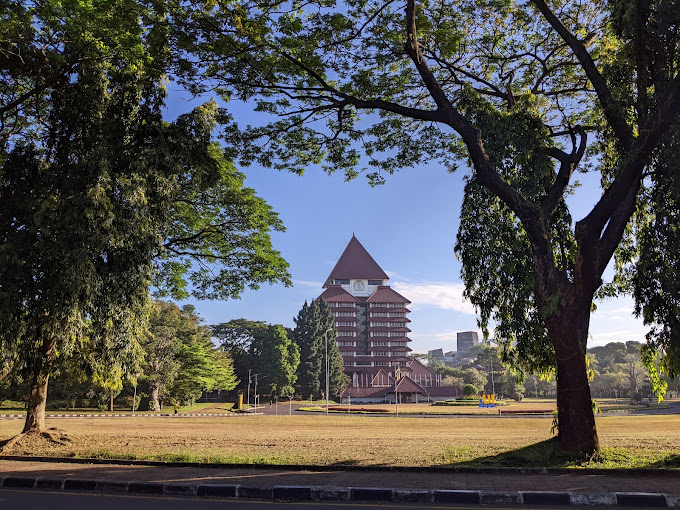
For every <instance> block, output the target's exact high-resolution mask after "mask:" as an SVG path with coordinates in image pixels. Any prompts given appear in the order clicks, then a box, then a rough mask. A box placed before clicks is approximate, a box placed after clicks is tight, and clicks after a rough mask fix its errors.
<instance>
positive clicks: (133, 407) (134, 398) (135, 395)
mask: <svg viewBox="0 0 680 510" xmlns="http://www.w3.org/2000/svg"><path fill="white" fill-rule="evenodd" d="M138 378H139V374H135V393H134V395H133V396H132V416H134V415H135V406H136V404H137V379H138Z"/></svg>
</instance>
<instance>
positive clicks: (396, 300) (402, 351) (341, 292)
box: [319, 236, 411, 387]
mask: <svg viewBox="0 0 680 510" xmlns="http://www.w3.org/2000/svg"><path fill="white" fill-rule="evenodd" d="M388 279H389V277H388V276H387V274H386V273H385V272H384V271H383V270H382V269H381V268H380V266H379V265H378V264H377V263H376V262H375V260H374V259H373V257H371V255H370V254H369V253H368V252H367V251H366V249H365V248H364V247H363V246H362V244H361V243H360V242H359V240H358V239H357V238H356V237H355V236H352V239H350V241H349V243H348V244H347V247H346V248H345V251H344V252H343V253H342V255H341V256H340V259H339V260H338V262H337V263H336V264H335V267H334V268H333V270H332V271H331V273H330V275H329V276H328V278H327V279H326V282H325V284H324V286H323V287H324V289H325V290H324V292H323V294H321V296H319V299H321V298H323V299H325V300H326V301H327V302H328V304H329V306H330V307H331V310H332V312H333V315H334V316H335V325H336V328H337V330H338V348H339V349H340V353H341V354H342V359H343V364H344V367H345V373H346V374H347V375H348V376H349V377H350V381H351V383H350V385H351V386H355V387H368V386H371V385H372V382H373V380H374V378H375V377H376V375H377V374H378V373H379V372H380V373H383V374H386V375H387V376H389V377H391V378H393V379H394V378H396V377H397V374H398V373H399V372H400V371H404V370H408V365H409V364H410V361H411V359H410V358H409V357H408V353H409V352H411V348H410V347H409V346H408V344H409V343H410V342H411V339H410V338H409V337H408V334H409V332H410V331H411V330H410V329H409V327H408V325H409V323H410V322H411V321H410V320H409V319H408V317H407V316H408V314H409V309H408V308H407V307H408V305H409V304H410V301H409V300H408V299H406V298H405V297H404V296H402V295H401V294H399V293H398V292H396V291H394V290H393V289H392V288H390V286H389V285H386V282H387V280H388Z"/></svg>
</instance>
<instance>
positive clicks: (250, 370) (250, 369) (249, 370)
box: [248, 368, 253, 409]
mask: <svg viewBox="0 0 680 510" xmlns="http://www.w3.org/2000/svg"><path fill="white" fill-rule="evenodd" d="M252 371H253V369H252V368H249V369H248V409H250V372H252Z"/></svg>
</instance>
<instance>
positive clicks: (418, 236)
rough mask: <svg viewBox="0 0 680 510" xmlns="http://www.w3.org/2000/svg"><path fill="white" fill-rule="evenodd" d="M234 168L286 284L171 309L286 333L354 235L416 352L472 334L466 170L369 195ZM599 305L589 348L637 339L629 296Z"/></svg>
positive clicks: (239, 116)
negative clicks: (462, 237)
mask: <svg viewBox="0 0 680 510" xmlns="http://www.w3.org/2000/svg"><path fill="white" fill-rule="evenodd" d="M187 99H188V98H187V96H186V94H182V93H180V92H177V91H175V92H174V93H172V94H171V95H170V102H169V108H168V111H167V114H166V117H168V118H174V117H175V116H176V115H177V114H179V113H181V112H183V111H186V110H188V109H189V108H190V107H191V104H192V103H191V102H190V101H188V100H187ZM230 111H231V112H232V113H233V114H234V115H235V117H236V120H239V121H243V123H246V122H252V120H251V119H252V116H255V115H259V114H257V113H252V112H251V110H250V107H249V105H236V106H234V105H230ZM241 170H242V171H243V172H244V173H245V174H246V177H247V178H246V185H247V186H249V187H251V188H254V189H255V190H256V191H257V194H258V195H259V196H261V197H262V198H264V199H265V200H266V201H267V203H269V204H270V205H271V206H272V207H273V209H274V210H275V211H276V212H277V213H278V214H279V216H280V218H281V219H282V221H283V223H284V225H285V227H286V232H283V233H278V232H274V233H273V234H272V240H273V244H274V247H275V248H276V249H278V250H279V251H280V252H281V253H282V255H283V257H284V258H285V259H286V260H287V261H288V263H289V264H290V274H291V277H292V281H293V285H292V287H285V286H284V285H273V286H269V285H265V286H263V287H261V288H260V289H259V290H247V291H246V292H244V294H243V295H242V296H241V298H240V299H238V300H231V301H196V300H193V299H189V300H186V301H182V302H180V303H179V304H180V305H181V304H193V305H194V306H196V309H197V311H198V313H199V314H200V315H201V317H202V318H203V319H204V320H205V322H206V323H207V324H217V323H221V322H228V321H229V320H232V319H238V318H244V319H249V320H255V321H265V322H268V323H271V324H282V325H284V326H286V327H294V326H295V323H294V320H293V319H294V317H295V316H296V315H297V313H298V312H299V310H300V308H301V307H302V305H303V303H304V302H305V301H311V300H313V299H315V298H316V297H318V296H319V295H320V294H321V292H322V291H323V289H322V285H323V282H324V281H325V280H326V278H327V277H328V275H329V274H330V272H331V270H332V269H333V266H334V265H335V263H336V262H337V260H338V258H339V257H340V255H341V254H342V252H343V250H344V249H345V247H346V245H347V243H348V242H349V240H350V239H351V237H352V234H353V233H354V234H355V235H356V237H357V239H358V240H359V241H360V242H361V243H362V244H363V246H364V247H365V248H366V249H367V250H368V252H369V253H370V254H371V256H372V257H373V258H374V259H375V261H376V262H377V263H378V264H379V265H380V266H381V267H382V269H383V270H384V271H385V272H386V273H387V274H388V275H389V277H390V280H389V281H388V282H387V283H388V285H391V286H392V288H393V289H394V290H396V291H397V292H399V293H400V294H402V295H403V296H404V297H406V298H407V299H408V300H409V301H411V305H410V306H409V309H410V310H411V313H410V314H409V319H410V320H411V324H410V326H409V327H410V328H411V330H412V332H411V333H410V334H409V338H411V339H412V342H411V345H410V347H411V348H412V349H413V351H414V352H427V351H428V350H431V349H439V348H442V349H444V350H445V351H448V350H456V333H457V332H459V331H478V328H477V323H476V315H475V310H474V307H473V306H472V305H471V304H470V303H469V302H467V301H465V300H464V299H463V297H462V294H463V289H464V287H463V284H462V282H461V279H460V270H461V265H460V262H459V261H458V260H457V259H456V257H455V254H454V252H453V246H454V245H455V242H456V232H457V230H458V224H459V212H460V207H461V203H462V200H463V176H464V175H465V174H466V173H467V172H469V171H468V170H467V169H465V168H463V167H461V168H460V169H459V170H458V171H457V172H456V173H453V174H450V173H448V172H447V171H446V170H445V169H443V168H441V167H438V166H437V165H432V164H423V165H422V166H420V167H418V168H415V169H410V170H401V171H399V172H396V173H395V174H394V175H392V176H387V182H386V184H384V185H381V186H377V187H370V186H369V185H368V180H367V179H366V177H365V176H362V175H360V176H359V177H358V178H356V179H354V180H353V181H350V182H345V181H344V177H343V175H341V174H332V175H330V176H329V175H327V174H326V173H324V172H323V171H322V170H321V169H320V168H313V167H312V168H309V169H307V170H306V172H305V174H304V175H303V176H298V175H295V174H292V173H288V172H280V171H276V170H271V169H264V168H260V167H257V166H251V167H247V168H241ZM578 179H579V180H580V181H581V183H582V184H583V186H582V187H581V188H580V189H578V190H577V191H576V193H575V195H574V196H572V197H570V199H569V205H570V208H571V210H572V214H573V216H574V218H575V219H580V218H581V217H583V216H584V215H585V213H586V212H587V211H588V209H589V207H590V206H592V204H593V203H594V202H595V201H596V200H597V198H598V196H599V193H600V191H599V184H598V183H599V177H597V176H588V175H581V176H579V177H578ZM597 305H598V308H597V311H595V312H594V313H593V314H592V317H591V328H590V333H591V339H590V341H589V344H588V345H589V347H592V346H596V345H604V344H606V343H609V342H615V341H619V342H621V341H627V340H637V341H640V342H642V341H644V335H645V332H646V330H645V328H644V326H643V325H642V321H641V320H638V319H635V318H634V317H633V300H632V298H629V297H628V298H619V299H610V300H608V301H605V302H601V303H598V304H597ZM491 335H492V336H493V332H492V333H491ZM480 338H481V331H480Z"/></svg>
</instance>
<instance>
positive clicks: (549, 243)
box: [176, 0, 680, 452]
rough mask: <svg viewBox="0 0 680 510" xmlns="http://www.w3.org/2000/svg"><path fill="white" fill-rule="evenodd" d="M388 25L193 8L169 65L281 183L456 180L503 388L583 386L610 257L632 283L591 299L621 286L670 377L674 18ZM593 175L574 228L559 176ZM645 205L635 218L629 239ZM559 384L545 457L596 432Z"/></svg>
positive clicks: (360, 7)
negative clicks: (257, 119) (254, 113)
mask: <svg viewBox="0 0 680 510" xmlns="http://www.w3.org/2000/svg"><path fill="white" fill-rule="evenodd" d="M403 7H404V6H403V5H402V4H392V3H383V2H376V1H372V0H347V1H345V2H344V3H343V4H341V5H338V4H337V3H335V2H326V1H325V0H319V1H312V2H307V3H305V4H304V6H301V5H299V4H297V3H295V2H284V3H283V4H282V3H280V2H275V3H274V2H272V3H267V2H264V3H263V2H251V1H250V0H242V1H239V2H237V3H235V4H234V3H232V4H220V5H219V6H217V7H216V6H214V5H213V4H208V5H202V4H201V5H200V6H195V8H194V9H190V8H189V9H187V10H186V11H184V13H183V14H184V17H183V20H182V21H183V23H182V24H181V25H178V26H181V27H182V31H181V36H178V37H177V39H176V41H177V46H176V50H177V51H178V52H179V53H180V54H181V57H180V60H181V61H182V62H183V63H184V69H186V71H187V72H194V71H195V68H196V67H199V68H200V70H201V72H202V74H203V76H205V77H207V78H208V82H209V84H208V83H206V82H203V83H198V82H196V81H192V80H191V76H185V80H186V82H187V83H188V84H189V86H193V87H194V89H195V90H197V91H200V90H205V89H207V87H208V86H216V87H218V88H220V90H221V91H222V92H223V94H224V95H225V96H236V97H238V98H240V99H245V100H249V99H253V100H254V101H255V102H256V104H257V108H256V109H257V110H258V111H261V112H265V113H268V114H276V115H278V118H277V119H275V120H273V121H272V122H270V123H269V124H265V125H261V124H260V125H258V126H257V127H251V126H247V127H245V128H243V129H239V126H236V125H233V126H231V129H230V131H229V135H230V136H233V142H234V143H233V144H232V149H231V150H232V152H231V153H230V154H234V155H236V154H238V155H239V156H240V157H241V159H242V161H244V162H246V163H253V162H256V163H258V164H261V165H263V166H271V167H274V168H280V169H288V170H292V171H295V172H299V173H302V172H303V171H304V169H305V168H307V167H309V166H313V165H318V164H320V165H321V166H322V167H323V168H324V169H325V170H326V171H328V172H334V171H341V172H344V174H345V176H346V177H347V178H348V179H351V178H354V177H356V176H357V175H359V173H360V172H365V173H366V174H367V176H368V177H369V180H370V182H371V183H373V184H375V183H381V182H383V181H384V179H385V178H386V177H387V176H389V175H390V174H391V173H393V172H394V171H396V170H398V169H401V168H406V167H417V166H419V165H421V164H422V162H423V161H425V160H429V161H433V162H436V163H439V164H441V165H442V166H443V167H444V168H447V169H449V170H453V169H455V167H456V166H457V165H458V164H460V163H467V164H468V165H469V166H470V168H471V170H472V172H471V176H470V177H469V178H467V182H466V188H465V194H466V196H465V200H464V204H463V210H462V214H461V225H460V229H459V235H458V242H457V244H456V252H457V254H458V255H459V256H460V258H461V260H462V262H463V274H462V276H463V280H464V282H465V284H466V295H467V297H468V299H470V301H471V302H472V303H473V304H474V305H475V306H476V307H477V309H478V310H479V313H480V318H479V321H480V325H481V327H482V328H483V330H484V331H485V333H486V331H487V329H488V326H489V324H491V323H493V324H495V327H496V334H495V338H496V339H497V340H498V341H499V342H500V343H501V344H502V346H503V358H504V360H506V361H507V362H509V363H511V365H512V369H513V370H514V371H515V372H519V370H521V369H524V370H531V371H536V370H539V369H540V370H541V371H543V372H546V373H547V372H551V371H553V370H558V367H560V368H559V370H563V371H576V372H577V373H579V374H580V375H579V377H581V376H585V374H581V370H582V369H583V365H584V363H585V360H584V356H585V350H586V349H585V347H586V344H587V338H588V317H589V313H590V310H591V308H592V302H593V299H594V297H595V295H596V292H597V291H598V289H599V288H600V287H601V286H602V283H603V282H602V279H603V277H604V271H605V268H606V267H607V266H608V264H609V262H610V260H611V258H612V257H613V255H614V252H615V250H616V249H617V247H618V246H619V245H620V246H621V250H619V254H618V256H617V265H618V266H619V269H629V270H630V271H629V273H628V274H624V272H623V271H621V270H620V271H619V274H618V275H617V276H616V278H615V279H614V281H613V282H610V283H611V284H610V285H606V286H605V287H604V288H603V289H602V291H601V292H600V295H611V294H612V293H614V292H617V291H618V290H621V289H623V288H625V287H628V288H631V282H632V283H633V285H632V287H633V288H635V289H636V290H635V293H636V297H637V306H638V310H639V312H640V313H642V314H643V317H644V319H645V321H646V322H647V323H648V324H649V325H650V326H651V327H652V330H651V332H650V337H649V344H650V347H651V348H654V349H658V350H660V352H661V353H662V354H663V358H662V360H661V367H662V368H663V369H664V370H667V371H673V370H676V369H677V365H678V363H677V359H678V356H677V353H678V352H680V349H678V342H677V338H680V335H678V334H676V333H677V331H675V330H678V327H677V325H678V324H680V320H679V319H678V301H677V300H678V295H680V293H678V291H677V289H676V288H675V286H674V285H677V283H675V284H674V282H677V281H678V278H677V275H676V274H675V273H674V271H675V267H676V266H677V264H675V261H676V259H677V253H680V251H679V250H677V249H674V247H675V244H676V243H675V241H676V239H675V237H677V236H676V233H677V232H676V230H677V229H676V228H675V227H674V225H675V224H676V223H677V222H674V221H672V218H673V217H674V216H675V217H677V213H678V212H679V211H676V210H675V209H676V208H677V207H676V206H677V203H676V201H674V199H673V193H674V191H673V190H677V189H680V186H678V185H677V184H678V183H677V182H676V181H677V164H675V156H676V155H677V150H676V149H675V148H674V147H675V146H676V145H677V144H676V143H675V140H674V137H676V135H675V130H676V129H677V126H678V123H679V121H678V112H679V111H680V99H679V98H680V91H679V89H678V88H679V87H680V85H679V82H678V80H679V78H678V69H679V68H680V63H679V61H678V59H679V57H678V55H680V51H679V49H680V40H678V38H677V30H678V26H679V24H680V20H679V18H678V15H677V5H676V2H675V1H674V0H651V1H649V2H644V3H640V2H633V1H632V0H611V1H602V0H589V1H585V2H584V1H571V0H570V1H565V2H559V3H558V4H554V3H551V4H550V5H549V4H548V3H546V2H545V0H531V1H529V2H511V1H505V0H501V1H490V2H478V1H476V0H463V1H455V2H454V1H443V2H431V1H429V0H421V1H418V2H416V1H415V0H408V1H407V2H406V9H405V11H404V9H403ZM553 9H555V10H554V11H553ZM593 141H595V143H593ZM591 170H595V171H598V172H599V173H600V175H601V177H602V187H603V190H602V191H603V193H602V196H601V199H600V200H599V201H598V203H597V204H596V205H595V206H594V207H593V209H592V210H591V212H590V213H588V214H587V215H586V217H585V218H584V219H583V220H581V221H579V222H574V221H573V220H572V218H571V215H570V212H569V208H568V206H567V202H566V201H565V197H566V196H568V195H569V194H570V193H571V192H572V190H573V189H574V187H575V186H576V184H577V183H576V179H575V178H574V175H575V173H576V172H579V171H584V172H587V171H591ZM650 197H651V202H650ZM665 197H669V198H671V200H668V201H665V200H664V198H665ZM646 204H649V206H650V207H649V209H650V211H651V214H647V215H646V216H645V215H644V214H640V217H641V218H643V219H644V221H641V222H638V224H634V225H633V224H630V220H631V218H632V217H633V216H634V215H635V214H636V207H637V209H638V211H643V210H645V207H646ZM665 204H670V206H667V205H665ZM649 225H653V226H654V227H653V228H651V229H650V228H648V226H649ZM666 225H668V226H666ZM626 233H627V236H626V239H625V240H624V234H626ZM638 243H639V244H638ZM666 246H668V249H666V248H665V247H666ZM638 253H639V254H641V255H642V256H639V257H638V256H637V254H638ZM648 255H649V256H648ZM650 269H651V271H650ZM660 289H663V290H664V291H665V292H663V293H661V292H658V290H660ZM679 331H680V330H679ZM584 370H585V369H584ZM673 373H675V372H671V375H672V374H673ZM572 381H573V382H572ZM557 384H558V386H560V387H562V390H564V391H558V400H559V404H558V405H559V407H560V409H561V410H562V411H563V412H562V419H563V421H564V420H566V419H572V418H570V417H573V422H571V423H568V424H564V423H563V430H562V432H563V435H562V436H560V443H561V445H562V446H563V447H565V448H569V449H581V448H583V449H585V450H587V451H590V452H592V451H594V450H595V449H597V444H598V443H597V438H596V434H595V433H594V430H595V427H594V418H593V416H577V414H579V413H580V414H584V413H586V411H584V409H587V406H586V405H585V404H586V401H587V400H589V397H588V386H587V381H586V382H585V384H584V383H583V382H582V381H580V380H579V381H576V380H575V379H574V378H573V377H559V374H558V377H557ZM570 384H573V385H574V387H565V385H567V386H568V385H570ZM567 395H568V397H567ZM572 406H573V409H575V410H576V411H575V413H572V412H571V410H572ZM586 414H587V413H586ZM568 417H569V418H568ZM583 424H585V425H583ZM578 435H581V436H583V437H582V438H578V437H577V436H578ZM585 436H590V437H589V438H587V439H585ZM581 439H583V441H581Z"/></svg>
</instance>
